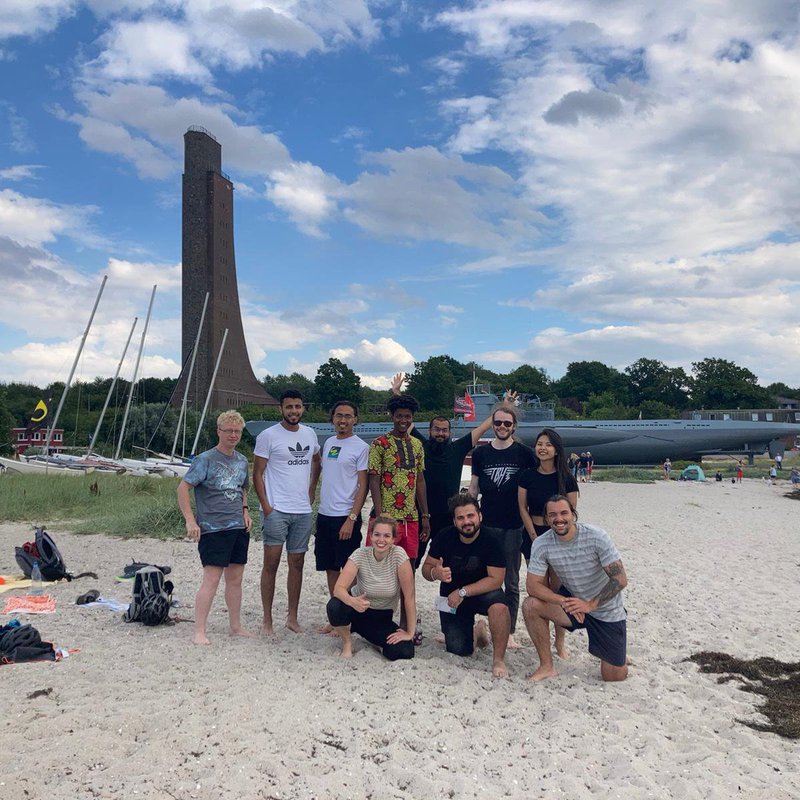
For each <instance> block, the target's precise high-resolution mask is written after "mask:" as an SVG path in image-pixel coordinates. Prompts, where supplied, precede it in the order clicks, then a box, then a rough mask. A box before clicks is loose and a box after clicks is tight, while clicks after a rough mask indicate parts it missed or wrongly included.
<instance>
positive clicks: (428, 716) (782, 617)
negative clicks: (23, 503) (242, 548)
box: [0, 481, 800, 800]
mask: <svg viewBox="0 0 800 800" xmlns="http://www.w3.org/2000/svg"><path fill="white" fill-rule="evenodd" d="M786 491H788V486H786V485H784V486H778V487H771V486H767V485H764V484H763V483H761V482H760V481H758V482H756V481H746V482H745V483H743V484H742V485H738V486H733V485H731V484H730V483H723V484H716V483H707V484H705V485H697V484H680V483H674V482H673V483H669V484H667V483H663V482H662V483H658V484H654V485H644V486H642V485H613V484H593V485H590V486H586V487H582V496H581V500H580V515H581V519H583V520H584V521H587V522H592V523H595V524H599V525H601V526H603V527H605V528H606V529H607V530H608V531H609V532H610V533H611V535H612V537H613V538H614V540H615V541H616V544H617V546H618V547H619V549H620V551H621V553H622V557H623V561H624V563H625V565H626V568H627V572H628V576H629V580H630V586H629V589H628V591H627V593H626V606H627V608H628V612H629V633H628V640H629V653H630V655H631V657H632V658H633V660H634V661H635V664H636V666H635V668H633V669H632V671H631V676H630V678H629V680H628V681H627V682H625V683H623V684H617V685H604V684H603V683H602V682H601V681H600V679H599V674H598V664H597V662H596V661H595V660H594V659H593V658H592V657H590V656H589V655H588V653H587V652H586V639H585V634H583V633H576V634H572V635H571V636H568V642H569V643H570V645H571V648H572V650H573V653H574V658H573V659H572V660H570V661H569V662H566V663H561V664H560V665H559V664H558V662H557V665H558V666H560V667H561V669H562V674H561V675H560V676H559V677H558V678H556V679H554V680H551V681H547V682H545V683H543V684H539V685H532V684H531V683H530V682H528V681H526V680H525V675H526V674H527V673H529V672H530V671H531V670H532V669H533V668H534V666H535V653H534V651H533V649H532V648H531V646H530V644H529V642H528V640H527V637H524V639H525V641H526V645H527V646H526V647H524V648H523V649H522V650H518V651H515V652H512V653H510V654H509V657H508V664H509V669H510V672H511V677H510V678H509V679H508V680H505V681H497V680H493V679H492V678H491V677H490V674H489V667H490V655H489V653H485V652H484V653H480V654H478V655H476V656H474V657H473V658H469V659H459V658H456V657H454V656H450V655H448V654H446V653H445V652H444V651H443V649H442V648H441V647H440V646H438V645H436V644H434V643H433V641H432V634H433V633H435V632H436V629H437V627H438V625H437V622H438V620H437V618H436V616H435V612H434V610H433V600H434V596H435V587H434V584H428V583H426V582H425V581H424V580H422V579H421V578H419V579H418V593H419V605H420V607H421V609H422V611H423V623H424V629H425V633H426V640H425V643H424V645H423V646H422V647H421V648H419V649H418V651H417V657H416V658H415V660H414V661H412V662H397V663H394V664H390V663H388V662H386V661H385V660H383V659H382V658H381V657H380V656H379V655H377V654H376V653H375V652H373V651H372V650H371V649H370V648H368V647H366V646H365V645H364V644H363V643H360V642H361V640H359V638H358V637H355V640H356V642H359V643H358V644H357V648H358V649H357V652H356V655H355V658H354V659H353V660H352V661H351V662H342V661H341V660H339V659H337V658H336V653H337V651H338V645H337V640H335V639H332V638H329V637H323V636H319V635H318V634H315V633H306V634H303V635H295V634H293V633H291V632H289V631H287V630H285V629H281V630H280V632H279V634H278V636H277V638H276V639H275V640H272V641H267V640H261V639H259V640H244V639H238V638H237V639H231V638H229V637H228V636H227V634H226V622H227V617H226V613H225V611H224V607H223V603H222V600H221V598H218V599H217V601H216V602H215V605H214V608H213V610H212V614H211V619H210V626H209V635H210V637H211V638H212V640H213V644H212V646H211V647H208V648H198V647H193V646H192V645H191V644H190V643H189V639H190V637H191V634H192V626H191V624H189V623H181V624H178V625H176V626H174V627H160V628H155V629H153V628H146V627H143V626H141V625H139V624H131V625H127V624H125V623H123V622H122V621H121V619H120V618H119V615H115V614H113V613H111V612H108V611H104V610H100V609H84V608H81V607H77V606H75V605H73V603H74V601H75V598H76V597H77V596H78V594H80V593H82V592H85V591H86V590H88V589H89V588H91V587H92V586H94V585H97V587H98V588H99V589H100V591H101V593H102V594H103V595H104V596H111V597H116V598H120V599H127V598H128V595H129V591H130V587H129V586H127V585H120V584H115V583H114V581H113V575H114V574H115V573H117V572H119V571H120V570H121V568H122V566H123V565H124V564H125V563H126V562H127V561H128V560H129V559H130V558H132V557H135V558H137V559H141V560H152V561H154V562H156V563H167V564H171V565H172V566H173V576H172V578H173V579H174V581H175V583H176V587H177V589H176V596H177V597H178V598H180V599H181V600H182V601H185V602H186V603H187V604H188V605H189V606H191V604H192V602H193V597H194V592H195V590H196V588H197V585H198V582H199V578H200V565H199V562H198V560H197V556H196V550H195V547H194V546H193V545H191V544H189V543H186V542H180V541H176V542H157V541H151V540H146V539H140V540H135V541H122V540H117V539H111V538H106V537H103V536H73V535H69V534H65V533H58V529H57V526H55V525H54V526H53V529H54V530H55V531H56V537H57V542H58V543H59V545H60V546H61V548H62V550H63V552H64V554H65V558H66V560H67V563H68V566H69V568H70V570H72V571H73V572H80V571H83V570H86V569H92V570H95V571H96V572H98V574H99V575H100V580H99V582H97V584H95V582H94V581H92V580H87V579H84V580H80V581H78V582H77V583H73V584H67V583H62V584H59V585H57V586H56V587H55V588H54V589H53V590H52V592H51V593H52V594H53V595H54V596H55V597H56V598H57V599H58V610H57V612H56V613H55V614H51V615H48V616H38V617H29V618H28V619H29V620H30V621H32V622H33V623H34V625H36V626H37V627H38V628H39V629H40V630H41V632H42V634H43V636H44V638H46V639H51V640H53V641H54V642H55V643H56V644H57V645H61V646H68V647H78V648H80V653H79V654H77V655H74V656H72V657H70V658H69V659H67V660H65V661H63V662H61V663H56V664H53V663H46V664H27V665H15V666H5V667H0V675H2V683H1V684H0V687H2V700H0V705H2V708H3V712H4V713H3V726H2V729H1V730H2V733H0V797H2V798H13V799H14V800H16V799H17V798H23V797H26V798H34V799H36V798H48V799H49V798H53V799H54V800H58V799H59V798H126V800H130V798H132V797H141V798H179V799H180V800H184V798H209V800H210V799H211V798H245V800H247V799H249V798H372V799H373V800H384V799H386V800H388V798H438V797H452V798H478V797H480V798H488V799H489V800H491V799H493V798H501V797H512V798H516V797H520V798H521V797H528V798H530V797H538V798H551V797H552V798H556V797H563V798H578V799H579V798H588V797H598V798H609V797H621V798H626V799H628V798H645V797H648V798H688V799H691V798H719V800H729V798H748V799H749V800H755V798H765V799H766V798H770V800H784V799H785V800H788V798H797V797H800V777H799V776H798V770H797V762H798V743H797V742H791V741H788V740H785V739H781V738H780V737H778V736H776V735H772V734H765V733H759V732H756V731H754V730H751V729H750V728H747V727H745V726H743V725H741V724H739V723H737V722H736V718H743V719H749V720H753V719H757V718H758V716H757V715H756V713H755V710H754V709H755V706H756V704H757V702H758V699H757V698H756V697H755V696H754V695H751V694H748V693H744V692H741V691H739V690H738V689H737V684H736V683H728V684H725V685H720V684H717V683H716V676H712V675H701V674H699V672H698V669H697V667H696V666H695V665H694V664H691V663H684V662H683V659H684V658H685V657H686V656H688V655H690V654H691V653H693V652H696V651H698V650H721V651H724V652H728V653H731V654H735V655H737V656H741V657H744V658H752V657H755V656H761V655H770V656H774V657H776V658H779V659H782V660H785V661H794V660H797V658H798V653H800V628H798V624H797V620H798V610H800V593H799V592H798V575H799V574H800V572H799V565H800V524H798V515H799V512H800V504H798V503H797V502H794V501H792V500H789V499H786V498H785V497H784V494H785V493H786ZM27 533H28V531H27V530H26V528H25V526H24V525H22V524H3V525H0V572H3V573H8V572H14V571H16V570H15V564H14V559H13V546H14V545H15V544H19V543H21V542H22V541H23V540H24V539H25V537H26V534H27ZM251 557H252V561H251V564H250V566H249V567H248V569H247V571H246V572H245V584H246V586H245V602H244V620H245V622H246V624H247V625H248V626H250V627H251V628H252V629H256V628H257V626H258V623H259V619H260V601H259V595H258V574H259V570H260V567H261V553H260V547H259V546H257V545H256V546H253V548H252V549H251ZM285 575H286V571H285V565H282V568H281V572H280V575H279V594H278V597H277V603H276V621H277V620H279V619H281V618H282V616H283V614H284V613H285ZM324 587H325V582H324V579H323V577H322V576H321V575H317V574H316V573H315V572H314V571H313V558H309V559H308V560H307V569H306V584H305V588H304V591H303V597H302V601H301V621H302V622H303V623H304V624H305V625H306V626H307V628H308V630H313V628H314V627H315V626H316V625H317V624H319V623H321V622H322V621H323V616H324V603H325V600H326V590H325V588H324ZM5 596H8V595H5ZM3 597H4V596H3V595H0V602H2V599H3ZM178 613H181V614H183V615H184V616H187V617H190V616H191V615H192V609H191V607H189V608H186V609H183V610H182V611H179V612H178ZM520 626H521V627H522V622H521V620H520ZM46 688H52V693H51V694H50V695H49V696H45V697H39V698H36V699H34V700H27V699H26V696H27V695H28V694H29V693H30V692H32V691H34V690H36V689H46ZM761 719H762V720H763V718H761Z"/></svg>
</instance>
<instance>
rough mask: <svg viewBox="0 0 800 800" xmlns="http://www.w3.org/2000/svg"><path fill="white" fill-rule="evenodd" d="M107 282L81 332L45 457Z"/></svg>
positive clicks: (49, 429)
mask: <svg viewBox="0 0 800 800" xmlns="http://www.w3.org/2000/svg"><path fill="white" fill-rule="evenodd" d="M107 280H108V275H103V282H102V283H101V284H100V291H99V292H98V293H97V298H96V299H95V301H94V307H93V308H92V313H91V314H90V315H89V321H88V322H87V323H86V330H85V331H84V332H83V337H82V338H81V343H80V345H79V346H78V352H77V353H76V354H75V360H74V361H73V362H72V369H71V370H70V371H69V378H67V382H66V383H65V384H64V391H63V392H61V399H60V400H59V401H58V408H57V409H56V414H55V416H54V417H53V424H52V425H51V426H50V427H49V428H48V429H47V441H46V442H45V444H44V454H45V455H46V456H47V455H49V454H50V440H51V439H52V438H53V431H54V430H55V429H56V426H57V425H58V418H59V417H60V416H61V409H62V408H64V400H66V399H67V392H68V391H69V387H70V384H71V383H72V376H73V375H74V374H75V369H76V368H77V366H78V361H79V360H80V357H81V353H82V352H83V346H84V345H85V344H86V337H87V336H88V335H89V328H91V327H92V322H93V321H94V314H95V312H96V311H97V306H98V305H99V304H100V297H101V296H102V294H103V289H105V288H106V281H107Z"/></svg>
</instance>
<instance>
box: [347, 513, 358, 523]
mask: <svg viewBox="0 0 800 800" xmlns="http://www.w3.org/2000/svg"><path fill="white" fill-rule="evenodd" d="M347 519H349V520H350V522H355V521H356V520H357V519H358V516H356V515H355V514H353V512H352V511H351V512H350V513H349V514H348V515H347Z"/></svg>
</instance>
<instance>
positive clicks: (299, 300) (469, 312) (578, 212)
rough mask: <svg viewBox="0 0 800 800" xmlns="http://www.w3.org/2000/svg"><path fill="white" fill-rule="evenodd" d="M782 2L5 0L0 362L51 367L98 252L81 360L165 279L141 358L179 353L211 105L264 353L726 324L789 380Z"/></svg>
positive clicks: (589, 355) (679, 339) (686, 349)
mask: <svg viewBox="0 0 800 800" xmlns="http://www.w3.org/2000/svg"><path fill="white" fill-rule="evenodd" d="M799 33H800V24H798V18H797V13H796V7H795V6H794V4H791V3H785V2H778V1H777V0H752V1H751V0H739V2H736V3H729V4H727V6H726V9H725V14H724V15H722V16H720V5H719V3H717V2H702V1H700V2H694V3H691V4H681V3H677V4H664V3H663V2H655V0H652V1H651V0H642V2H639V3H636V4H633V3H613V4H609V3H608V2H606V1H605V0H576V1H575V2H571V3H557V2H555V1H554V0H504V1H503V2H495V1H494V0H484V1H483V2H463V3H457V4H448V3H442V2H414V3H405V2H389V1H388V0H378V1H377V2H367V1H366V0H328V2H324V3H322V2H313V0H305V2H292V1H291V0H272V1H271V2H267V1H266V0H233V1H231V2H220V1H219V0H168V1H167V2H157V3H156V2H150V0H128V1H126V0H85V1H84V2H81V1H80V0H4V2H3V3H2V4H1V5H0V85H2V87H3V88H2V92H0V278H2V287H3V290H2V292H0V380H6V381H8V380H25V381H31V382H36V383H44V382H46V381H49V380H54V379H61V380H63V379H64V378H66V376H67V374H68V371H69V366H70V363H71V359H72V357H73V354H74V351H75V348H76V346H77V342H78V340H79V338H80V336H81V334H82V332H83V327H84V325H85V322H86V319H87V317H88V313H89V310H90V308H91V305H92V302H93V300H94V296H95V294H96V291H97V288H98V287H99V284H100V280H101V277H102V275H104V274H107V275H109V282H108V286H107V289H106V292H105V295H104V298H103V301H102V304H101V306H100V310H99V312H98V316H97V321H96V324H95V326H94V327H93V329H92V332H91V334H90V337H89V340H88V343H87V348H86V352H85V355H84V358H83V359H82V362H81V364H80V366H79V370H78V373H77V377H80V378H83V379H85V380H91V379H92V378H94V377H95V376H96V375H104V376H106V375H111V374H113V371H114V369H115V368H116V365H117V362H118V360H119V357H120V354H121V352H122V348H123V346H124V343H125V339H126V337H127V334H128V330H129V327H130V323H131V320H132V318H133V317H134V316H136V315H138V316H139V317H140V319H143V318H144V315H145V311H146V306H147V301H148V298H149V294H150V290H151V288H152V286H153V284H155V283H157V284H158V293H157V296H156V304H155V310H154V319H153V323H152V326H151V331H150V334H149V336H148V342H147V346H146V350H145V358H144V365H143V368H142V373H143V374H145V375H152V376H161V377H163V376H170V375H171V376H176V375H177V373H178V371H179V364H178V362H179V359H180V257H181V253H180V177H181V169H182V141H183V139H182V137H183V133H184V132H185V130H186V128H187V127H188V126H190V125H201V126H203V127H205V128H206V129H208V130H209V131H210V132H212V133H213V134H214V135H215V136H216V137H217V139H218V140H219V141H220V143H221V144H222V147H223V168H224V170H225V171H226V172H227V173H228V174H229V175H230V176H231V178H232V180H233V181H234V184H235V186H236V194H235V204H236V205H235V230H236V259H237V269H238V276H239V285H240V299H241V302H242V307H243V312H244V324H245V334H246V337H247V340H248V347H249V349H250V357H251V360H252V362H253V366H254V369H255V371H256V374H257V375H259V376H260V375H264V374H267V373H271V374H275V373H279V372H291V371H294V370H298V371H300V372H304V373H305V374H307V375H309V376H310V377H313V375H314V374H315V372H316V368H317V366H318V365H319V364H320V363H322V362H324V361H326V360H327V359H328V358H329V357H331V356H336V357H338V358H341V359H343V360H344V361H346V362H347V363H348V364H349V365H350V366H351V367H353V368H354V369H355V370H356V371H357V372H358V373H359V374H360V375H361V376H362V378H363V380H364V381H365V382H366V383H368V384H369V385H373V386H376V387H381V386H384V385H386V382H387V380H388V378H389V376H390V375H391V374H393V373H394V372H396V371H398V370H409V369H413V362H414V361H415V360H422V359H425V358H428V357H429V356H431V355H436V354H440V353H449V354H451V355H452V356H454V357H456V358H458V359H460V360H463V361H467V360H470V359H475V360H477V361H479V362H481V363H484V364H485V365H486V366H488V367H490V368H492V369H494V370H497V371H508V370H511V369H513V368H514V367H516V366H518V365H519V364H521V363H530V364H534V365H536V366H540V367H543V368H544V369H546V370H547V372H548V374H549V375H550V376H551V377H554V378H557V377H560V376H561V375H562V374H563V372H564V370H565V368H566V365H567V364H568V363H569V362H570V361H575V360H594V359H597V360H600V361H603V362H605V363H606V364H609V365H610V366H613V367H616V368H619V369H622V368H624V367H625V366H627V365H628V364H630V363H632V362H633V361H634V360H636V359H637V358H639V357H643V356H644V357H648V358H657V359H660V360H663V361H665V362H666V363H668V364H670V365H673V366H677V365H680V366H683V367H686V368H687V369H688V368H689V367H690V364H691V362H692V361H696V360H699V359H702V358H704V357H706V356H716V357H721V358H728V359H731V360H733V361H735V362H736V363H737V364H740V365H742V366H746V367H749V368H750V369H752V370H753V371H754V372H755V373H756V374H757V375H758V376H759V379H760V381H761V382H762V383H764V384H766V383H769V382H772V381H777V380H782V381H785V382H787V383H789V384H790V385H793V386H797V385H800V358H798V357H797V354H798V352H800V325H798V286H800V268H799V267H798V256H799V255H800V244H798V209H799V208H800V183H799V182H798V180H797V175H798V167H799V166H800V164H799V163H798V162H799V161H800V148H798V137H797V130H798V129H800V48H798V34H799ZM137 337H138V334H137ZM133 360H134V358H133V355H131V356H130V357H129V359H128V362H127V363H126V366H125V368H124V373H127V375H128V376H129V375H130V373H131V372H132V369H133Z"/></svg>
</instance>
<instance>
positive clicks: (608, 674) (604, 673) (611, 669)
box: [600, 659, 630, 682]
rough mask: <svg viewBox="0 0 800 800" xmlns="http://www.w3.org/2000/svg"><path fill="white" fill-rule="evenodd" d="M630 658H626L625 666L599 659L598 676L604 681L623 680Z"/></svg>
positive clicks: (626, 675)
mask: <svg viewBox="0 0 800 800" xmlns="http://www.w3.org/2000/svg"><path fill="white" fill-rule="evenodd" d="M629 662H630V659H626V663H625V666H622V667H615V666H614V665H613V664H609V663H608V662H607V661H603V660H602V659H601V661H600V676H601V677H602V679H603V680H604V681H609V682H610V681H624V680H625V678H627V677H628V663H629Z"/></svg>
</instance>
